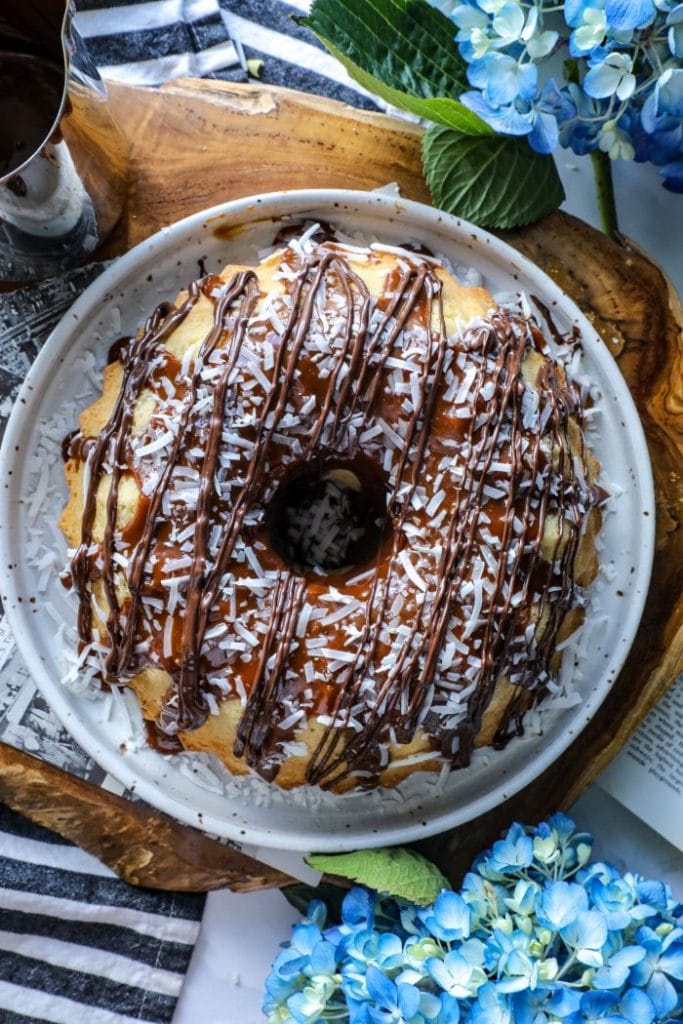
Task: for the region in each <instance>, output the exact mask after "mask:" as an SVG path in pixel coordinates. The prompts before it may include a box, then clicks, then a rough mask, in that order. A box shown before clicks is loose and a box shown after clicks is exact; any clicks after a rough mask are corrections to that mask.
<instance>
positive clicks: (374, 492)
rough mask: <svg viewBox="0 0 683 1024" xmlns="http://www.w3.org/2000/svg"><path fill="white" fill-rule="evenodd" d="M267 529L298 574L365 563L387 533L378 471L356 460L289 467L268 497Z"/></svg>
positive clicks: (335, 570)
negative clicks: (276, 487) (293, 468)
mask: <svg viewBox="0 0 683 1024" xmlns="http://www.w3.org/2000/svg"><path fill="white" fill-rule="evenodd" d="M270 531H271V539H272V542H273V547H274V548H275V549H276V551H277V552H278V553H279V555H280V556H281V557H282V558H283V559H284V560H285V562H286V563H287V565H288V567H289V568H290V569H291V570H292V571H293V572H295V573H298V574H300V575H304V574H307V573H316V574H318V575H321V576H328V575H331V574H333V573H343V572H346V571H347V570H350V569H354V568H356V567H360V566H363V565H365V564H367V563H368V562H371V561H372V560H373V559H374V558H376V557H377V555H378V554H379V551H380V548H381V546H382V543H383V541H384V540H385V539H386V537H387V534H388V532H389V520H388V517H387V512H386V492H385V487H384V478H383V476H382V473H381V471H380V470H379V468H378V467H376V466H374V465H369V464H368V465H366V464H365V462H363V463H362V464H361V463H359V462H358V461H357V460H356V461H354V462H353V463H350V462H343V461H339V462H326V463H324V464H323V465H320V464H318V465H307V466H304V467H301V468H300V469H298V470H295V471H293V472H292V473H291V475H289V476H288V477H287V479H286V480H284V481H283V483H281V484H280V486H279V487H278V489H277V491H276V492H275V495H274V497H273V502H272V506H271V513H270Z"/></svg>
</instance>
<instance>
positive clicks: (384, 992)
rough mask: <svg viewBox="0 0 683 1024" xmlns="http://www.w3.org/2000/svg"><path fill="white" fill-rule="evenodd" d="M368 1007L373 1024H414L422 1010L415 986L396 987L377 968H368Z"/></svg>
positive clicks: (401, 985) (418, 993) (400, 985)
mask: <svg viewBox="0 0 683 1024" xmlns="http://www.w3.org/2000/svg"><path fill="white" fill-rule="evenodd" d="M366 980H367V988H368V995H369V996H370V998H371V1000H372V1001H373V1004H374V1005H372V1006H368V1018H369V1020H370V1021H371V1022H372V1024H412V1022H413V1021H415V1018H416V1016H417V1014H418V1011H419V1009H420V992H419V989H417V988H416V987H415V986H414V985H404V984H399V985H396V984H394V982H393V981H392V980H391V979H390V978H388V977H387V976H386V974H384V973H383V972H382V971H380V970H378V969H377V968H376V967H372V966H370V967H368V970H367V975H366Z"/></svg>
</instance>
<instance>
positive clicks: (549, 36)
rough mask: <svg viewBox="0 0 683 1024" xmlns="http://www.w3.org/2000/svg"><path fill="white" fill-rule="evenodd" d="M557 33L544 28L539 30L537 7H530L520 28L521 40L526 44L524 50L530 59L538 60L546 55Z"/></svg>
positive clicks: (552, 45) (555, 41)
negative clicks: (522, 26)
mask: <svg viewBox="0 0 683 1024" xmlns="http://www.w3.org/2000/svg"><path fill="white" fill-rule="evenodd" d="M558 39H559V35H558V33H557V32H554V31H550V30H546V31H543V30H541V31H539V13H538V7H535V6H534V7H530V8H529V13H528V14H527V19H526V22H525V25H524V28H523V29H522V33H521V41H522V42H523V43H524V45H525V46H526V51H527V53H528V54H529V56H530V57H531V59H532V60H540V59H541V58H543V57H547V56H548V54H549V53H550V52H551V51H552V50H553V48H554V46H555V44H556V43H557V40H558Z"/></svg>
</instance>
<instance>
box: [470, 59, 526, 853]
mask: <svg viewBox="0 0 683 1024" xmlns="http://www.w3.org/2000/svg"><path fill="white" fill-rule="evenodd" d="M467 79H468V81H469V83H470V85H473V86H474V87H475V88H477V89H481V91H482V92H483V94H484V97H485V99H486V100H488V102H489V103H490V104H491V105H492V106H504V105H505V104H507V103H512V102H513V100H516V99H518V98H519V99H524V100H530V99H533V97H534V96H535V95H536V86H537V84H538V71H537V69H536V65H535V64H520V63H519V61H517V60H515V58H514V57H510V56H508V55H507V54H505V53H487V54H486V56H485V57H482V58H481V59H480V60H473V61H472V63H471V64H470V65H469V67H468V68H467ZM524 838H525V839H528V837H526V836H525V837H524ZM528 841H529V845H531V840H528ZM496 845H497V844H496ZM494 852H495V846H494ZM529 863H531V861H529Z"/></svg>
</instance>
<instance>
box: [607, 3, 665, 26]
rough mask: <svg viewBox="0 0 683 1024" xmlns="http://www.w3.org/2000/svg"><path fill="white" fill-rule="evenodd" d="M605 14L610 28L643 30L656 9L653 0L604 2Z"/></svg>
mask: <svg viewBox="0 0 683 1024" xmlns="http://www.w3.org/2000/svg"><path fill="white" fill-rule="evenodd" d="M605 14H606V15H607V21H608V22H609V24H610V26H611V27H612V28H616V29H634V28H644V27H645V25H649V24H650V22H651V21H652V20H653V18H654V16H655V14H656V8H655V5H654V3H653V0H606V2H605Z"/></svg>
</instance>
